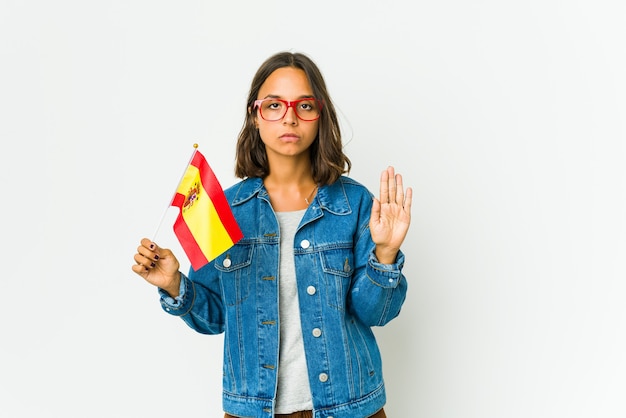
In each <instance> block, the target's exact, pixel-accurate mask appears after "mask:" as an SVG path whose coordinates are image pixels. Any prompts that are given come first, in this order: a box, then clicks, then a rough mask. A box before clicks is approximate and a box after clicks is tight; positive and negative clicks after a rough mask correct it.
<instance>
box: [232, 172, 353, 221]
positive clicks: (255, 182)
mask: <svg viewBox="0 0 626 418" xmlns="http://www.w3.org/2000/svg"><path fill="white" fill-rule="evenodd" d="M343 183H344V178H343V177H340V178H339V180H337V181H336V182H334V183H333V184H330V185H326V186H322V187H320V188H319V189H318V190H317V195H316V196H315V199H314V201H315V202H318V203H319V205H320V208H321V209H324V210H327V211H329V212H331V213H334V214H337V215H346V214H349V213H351V212H352V208H351V207H350V202H349V201H348V196H347V194H346V190H345V187H344V184H343ZM255 196H256V197H257V198H259V199H265V200H267V201H268V202H269V194H268V193H267V190H266V189H265V186H264V185H263V179H261V178H259V177H252V178H247V179H245V180H243V181H242V182H240V184H239V186H238V187H237V189H236V190H235V194H234V196H233V198H232V199H231V201H230V204H231V205H232V206H238V205H241V204H243V203H245V202H246V201H248V200H250V199H252V198H253V197H255Z"/></svg>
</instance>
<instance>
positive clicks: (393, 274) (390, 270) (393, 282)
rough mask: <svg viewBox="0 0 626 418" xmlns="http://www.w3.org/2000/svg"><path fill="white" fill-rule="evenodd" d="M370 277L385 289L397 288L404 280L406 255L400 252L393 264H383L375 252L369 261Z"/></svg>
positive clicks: (371, 254)
mask: <svg viewBox="0 0 626 418" xmlns="http://www.w3.org/2000/svg"><path fill="white" fill-rule="evenodd" d="M367 264H368V266H367V271H368V276H369V278H370V280H371V281H372V282H374V284H376V285H378V286H380V287H385V288H396V287H398V284H399V283H400V280H401V279H402V267H404V253H403V252H402V251H398V255H397V256H396V260H395V262H394V263H392V264H383V263H380V262H379V261H378V259H377V258H376V255H375V253H374V250H372V252H371V253H370V256H369V260H368V263H367Z"/></svg>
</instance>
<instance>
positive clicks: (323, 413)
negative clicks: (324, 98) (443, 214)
mask: <svg viewBox="0 0 626 418" xmlns="http://www.w3.org/2000/svg"><path fill="white" fill-rule="evenodd" d="M225 194H226V197H227V199H228V201H229V203H230V205H231V208H232V211H233V214H234V216H235V218H236V220H237V222H238V224H239V227H240V228H241V230H242V232H243V235H244V238H243V239H242V240H241V241H239V242H238V243H237V244H236V245H235V246H233V247H232V248H230V249H229V250H227V251H226V252H224V253H223V254H222V255H220V256H219V257H217V258H216V259H215V260H213V261H212V262H211V263H209V264H207V265H206V266H204V267H202V268H201V269H199V270H198V271H193V269H192V270H190V272H189V277H186V276H184V275H182V274H181V277H182V281H181V286H180V295H179V296H178V297H177V298H176V299H173V298H171V297H170V296H169V295H167V294H166V293H165V292H163V291H162V290H159V292H160V294H161V304H162V306H163V308H164V309H165V311H166V312H168V313H170V314H172V315H177V316H180V317H181V318H182V319H183V321H185V322H186V323H187V324H188V325H189V326H190V327H191V328H193V329H194V330H196V331H198V332H200V333H204V334H218V333H221V332H225V337H224V365H223V372H224V375H223V390H224V392H223V408H224V410H225V411H226V412H228V413H229V414H232V415H236V416H240V417H273V416H274V411H273V407H274V401H275V399H276V387H277V374H278V370H277V367H278V357H279V353H278V348H279V338H280V336H279V328H280V327H279V318H280V317H279V312H278V296H279V295H278V280H279V279H280V278H279V259H280V251H279V250H280V242H279V240H280V236H279V234H280V231H279V226H278V221H277V219H276V216H275V214H274V211H273V209H272V206H271V205H270V200H269V195H268V193H267V191H266V189H265V187H264V186H263V182H262V180H261V179H259V178H251V179H247V180H243V181H241V182H239V183H237V184H235V185H234V186H232V187H230V188H228V189H227V190H225ZM372 197H373V196H372V194H371V193H370V192H369V191H368V190H367V189H366V188H365V187H364V186H362V185H361V184H359V183H357V182H356V181H354V180H352V179H350V178H349V177H345V176H344V177H341V178H340V179H339V180H338V181H336V182H335V183H334V184H332V185H329V186H323V187H320V189H319V190H318V192H317V196H316V198H315V199H314V201H313V202H312V203H311V205H310V206H309V207H308V209H307V210H306V212H305V214H304V216H303V218H302V221H301V223H300V226H299V227H298V231H297V232H296V236H295V240H294V257H295V267H296V280H297V283H298V298H299V305H300V311H301V312H300V319H301V323H302V333H303V339H304V347H305V353H306V361H307V367H308V372H309V373H308V374H309V381H310V386H311V393H312V395H313V407H314V417H315V418H322V417H324V418H331V417H334V418H355V417H368V416H370V415H373V414H374V413H376V411H378V410H380V409H381V408H382V407H383V405H384V404H385V400H386V398H385V388H384V383H383V375H382V362H381V357H380V353H379V349H378V346H377V344H376V341H375V338H374V334H373V332H372V329H371V327H372V326H382V325H384V324H386V323H387V322H388V321H390V320H391V319H393V318H394V317H396V316H397V315H398V313H399V312H400V308H401V306H402V304H403V302H404V299H405V296H406V291H407V282H406V279H405V278H404V276H403V275H402V272H401V269H402V266H403V264H404V255H403V254H402V252H400V253H399V254H398V257H397V260H396V262H395V263H394V264H389V265H388V264H381V263H379V262H378V261H377V260H376V257H375V256H374V252H373V249H374V243H373V242H372V239H371V236H370V231H369V227H368V222H369V218H370V211H371V207H372Z"/></svg>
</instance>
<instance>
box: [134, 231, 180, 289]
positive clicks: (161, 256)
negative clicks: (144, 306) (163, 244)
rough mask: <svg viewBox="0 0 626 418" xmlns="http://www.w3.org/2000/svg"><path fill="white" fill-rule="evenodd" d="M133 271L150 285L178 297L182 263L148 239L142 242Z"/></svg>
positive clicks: (138, 248)
mask: <svg viewBox="0 0 626 418" xmlns="http://www.w3.org/2000/svg"><path fill="white" fill-rule="evenodd" d="M134 260H135V264H134V265H133V266H132V267H131V268H132V270H133V271H134V272H135V273H137V274H138V275H140V276H141V277H143V278H144V279H145V280H146V281H147V282H148V283H151V284H153V285H155V286H157V287H160V288H161V289H163V290H165V291H166V292H168V293H169V294H170V295H171V296H172V297H176V296H178V291H179V287H180V273H179V271H178V269H179V268H180V263H179V262H178V260H177V259H176V257H175V256H174V253H172V251H170V250H168V249H167V248H160V247H159V246H158V245H156V244H155V243H154V242H152V241H150V240H149V239H147V238H144V239H142V240H141V244H140V245H139V247H137V254H135V257H134Z"/></svg>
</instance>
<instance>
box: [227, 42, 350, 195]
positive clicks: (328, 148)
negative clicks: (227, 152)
mask: <svg viewBox="0 0 626 418" xmlns="http://www.w3.org/2000/svg"><path fill="white" fill-rule="evenodd" d="M283 67H293V68H299V69H301V70H303V71H304V73H305V74H306V77H307V79H308V80H309V84H310V85H311V88H312V89H313V95H314V96H315V98H317V99H318V100H321V101H322V102H323V105H322V112H321V115H320V118H319V122H318V132H317V138H315V141H313V143H312V144H311V147H310V149H309V153H310V158H311V166H312V171H313V173H312V174H313V179H314V180H315V182H316V183H318V184H320V185H323V184H331V183H333V182H335V181H336V180H337V179H338V178H339V177H340V176H341V175H342V174H344V173H349V172H350V168H351V162H350V159H349V158H348V157H347V156H346V155H345V154H344V152H343V148H342V143H341V131H340V129H339V122H338V120H337V113H336V112H335V107H334V105H333V102H332V101H331V99H330V95H329V94H328V90H327V89H326V82H325V81H324V78H323V77H322V73H321V72H320V70H319V68H318V67H317V65H316V64H315V63H314V62H313V61H312V60H311V59H310V58H309V57H307V56H306V55H304V54H301V53H292V52H279V53H277V54H275V55H272V56H271V57H269V58H268V59H267V60H265V62H264V63H263V64H261V66H260V67H259V69H258V70H257V72H256V74H255V76H254V78H253V79H252V84H251V86H250V92H249V93H248V101H247V103H246V119H245V120H244V123H243V126H242V128H241V132H239V138H238V139H237V150H236V156H235V160H236V163H235V175H236V176H237V177H239V178H245V177H261V178H264V177H266V176H267V175H268V174H269V164H268V161H267V154H266V151H265V144H264V143H263V141H261V136H260V135H259V131H258V130H257V128H256V126H255V123H254V122H255V113H254V110H253V106H254V101H255V100H256V99H257V95H258V93H259V90H260V89H261V86H262V85H263V83H264V82H265V80H266V79H267V78H268V77H269V76H270V74H272V73H273V72H274V71H276V70H277V69H279V68H283Z"/></svg>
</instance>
